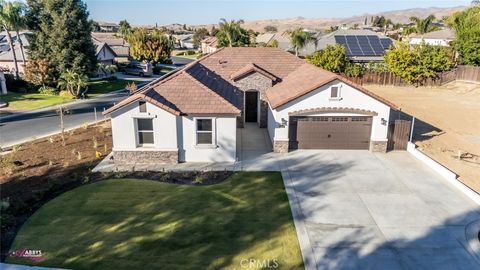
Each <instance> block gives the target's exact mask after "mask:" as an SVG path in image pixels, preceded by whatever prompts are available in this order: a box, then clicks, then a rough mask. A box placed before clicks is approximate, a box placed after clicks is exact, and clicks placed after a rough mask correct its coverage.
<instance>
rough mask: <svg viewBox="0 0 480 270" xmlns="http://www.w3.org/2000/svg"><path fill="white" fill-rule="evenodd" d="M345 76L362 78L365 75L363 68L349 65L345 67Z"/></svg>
mask: <svg viewBox="0 0 480 270" xmlns="http://www.w3.org/2000/svg"><path fill="white" fill-rule="evenodd" d="M345 75H347V76H348V77H354V78H356V77H361V76H362V75H363V67H362V66H361V65H356V64H350V63H349V64H347V66H346V67H345Z"/></svg>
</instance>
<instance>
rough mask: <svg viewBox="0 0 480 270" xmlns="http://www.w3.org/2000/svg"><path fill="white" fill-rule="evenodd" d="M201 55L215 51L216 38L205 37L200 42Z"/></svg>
mask: <svg viewBox="0 0 480 270" xmlns="http://www.w3.org/2000/svg"><path fill="white" fill-rule="evenodd" d="M201 44H202V45H201V46H202V53H203V54H208V53H213V52H215V51H216V50H217V37H206V38H204V39H203V40H202V43H201Z"/></svg>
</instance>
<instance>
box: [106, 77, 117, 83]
mask: <svg viewBox="0 0 480 270" xmlns="http://www.w3.org/2000/svg"><path fill="white" fill-rule="evenodd" d="M106 80H107V81H110V82H112V81H116V80H118V78H117V76H110V77H107V78H106Z"/></svg>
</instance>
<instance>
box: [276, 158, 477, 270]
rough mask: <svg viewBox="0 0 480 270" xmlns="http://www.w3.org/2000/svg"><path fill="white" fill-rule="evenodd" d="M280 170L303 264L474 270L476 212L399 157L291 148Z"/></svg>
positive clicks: (425, 172) (462, 198)
mask: <svg viewBox="0 0 480 270" xmlns="http://www.w3.org/2000/svg"><path fill="white" fill-rule="evenodd" d="M282 160H283V161H282V162H283V164H282V173H283V176H284V178H285V179H284V181H285V183H286V186H287V193H288V195H289V200H290V204H291V206H292V211H293V213H294V217H295V218H296V224H295V226H296V228H297V234H298V236H299V241H300V244H301V246H302V253H303V255H304V258H305V259H306V260H307V262H306V266H307V268H309V267H308V266H313V267H310V268H315V266H316V267H317V268H318V269H465V270H466V269H469V270H471V269H480V264H478V261H477V260H476V258H475V256H474V252H472V251H471V250H469V248H468V244H467V238H468V236H466V226H467V225H468V224H470V223H472V222H474V221H477V220H479V219H480V212H479V211H480V209H479V207H478V205H475V204H474V203H473V202H472V201H470V200H469V199H468V198H466V197H465V196H464V195H463V194H461V193H460V192H459V191H457V190H455V189H453V188H452V187H451V186H449V184H448V183H446V182H444V180H442V179H441V178H440V177H439V176H438V175H437V174H436V173H435V172H433V171H431V170H430V169H429V168H428V167H426V166H424V165H423V164H422V163H420V162H419V161H417V160H416V159H415V158H414V157H412V156H411V155H410V154H409V153H407V152H392V153H388V154H372V153H370V152H367V151H348V150H345V151H342V150H335V151H329V150H325V151H320V150H318V151H317V150H315V151H310V150H302V151H294V152H291V153H288V154H287V155H285V156H284V157H283V158H282Z"/></svg>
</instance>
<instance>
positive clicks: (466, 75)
mask: <svg viewBox="0 0 480 270" xmlns="http://www.w3.org/2000/svg"><path fill="white" fill-rule="evenodd" d="M456 79H457V80H459V81H470V82H480V67H474V66H458V68H457V77H456Z"/></svg>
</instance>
